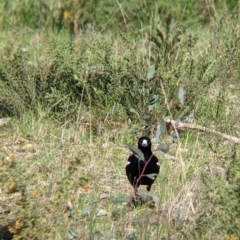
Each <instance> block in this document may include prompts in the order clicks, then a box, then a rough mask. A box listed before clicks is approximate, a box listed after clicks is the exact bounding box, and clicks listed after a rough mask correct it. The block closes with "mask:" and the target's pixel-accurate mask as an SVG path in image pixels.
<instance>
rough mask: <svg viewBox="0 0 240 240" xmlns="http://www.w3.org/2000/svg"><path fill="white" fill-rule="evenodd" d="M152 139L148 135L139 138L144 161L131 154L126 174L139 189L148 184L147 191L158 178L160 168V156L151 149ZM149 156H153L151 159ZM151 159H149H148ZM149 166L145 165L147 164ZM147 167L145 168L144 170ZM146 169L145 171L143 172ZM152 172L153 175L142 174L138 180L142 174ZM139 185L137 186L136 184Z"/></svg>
mask: <svg viewBox="0 0 240 240" xmlns="http://www.w3.org/2000/svg"><path fill="white" fill-rule="evenodd" d="M151 146H152V143H151V140H150V138H148V137H141V138H139V140H138V148H139V149H140V150H141V151H142V152H143V154H144V161H143V160H141V159H139V158H137V157H136V156H135V155H134V154H133V155H131V156H129V158H128V162H127V165H126V174H127V177H128V180H129V182H130V183H131V184H132V186H133V187H134V188H135V189H137V187H139V185H147V191H150V189H151V186H152V184H153V183H154V181H155V180H156V178H157V175H158V173H159V170H160V165H159V163H158V158H157V157H156V156H155V155H153V153H152V150H151ZM149 158H151V159H150V160H149ZM148 160H149V161H148ZM146 164H147V166H146V167H145V165H146ZM144 167H145V170H144ZM143 170H144V172H143ZM147 174H151V175H150V176H151V177H148V176H142V177H141V179H139V180H138V178H139V176H140V175H147ZM136 185H137V186H136Z"/></svg>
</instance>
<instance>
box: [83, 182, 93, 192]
mask: <svg viewBox="0 0 240 240" xmlns="http://www.w3.org/2000/svg"><path fill="white" fill-rule="evenodd" d="M91 186H92V182H89V183H86V184H84V185H83V187H82V188H83V189H84V190H86V191H87V190H88V189H89V188H90V187H91Z"/></svg>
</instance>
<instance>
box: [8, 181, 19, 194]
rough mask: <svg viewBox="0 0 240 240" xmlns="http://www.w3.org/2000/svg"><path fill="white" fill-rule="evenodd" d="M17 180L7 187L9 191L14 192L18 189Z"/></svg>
mask: <svg viewBox="0 0 240 240" xmlns="http://www.w3.org/2000/svg"><path fill="white" fill-rule="evenodd" d="M16 185H17V184H16V182H11V183H10V184H9V185H8V187H7V190H8V191H7V192H8V193H13V192H15V190H16Z"/></svg>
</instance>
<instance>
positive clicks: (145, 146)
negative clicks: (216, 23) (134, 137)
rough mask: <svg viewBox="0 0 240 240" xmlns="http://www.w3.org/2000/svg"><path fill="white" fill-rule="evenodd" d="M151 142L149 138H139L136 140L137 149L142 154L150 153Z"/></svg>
mask: <svg viewBox="0 0 240 240" xmlns="http://www.w3.org/2000/svg"><path fill="white" fill-rule="evenodd" d="M151 146H152V143H151V140H150V138H149V137H145V136H144V137H140V138H139V140H138V148H139V149H140V150H141V151H142V152H143V153H145V152H147V151H151Z"/></svg>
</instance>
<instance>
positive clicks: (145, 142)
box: [141, 139, 148, 147]
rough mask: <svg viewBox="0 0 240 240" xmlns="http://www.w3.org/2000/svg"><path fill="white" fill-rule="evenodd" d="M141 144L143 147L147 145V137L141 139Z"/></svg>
mask: <svg viewBox="0 0 240 240" xmlns="http://www.w3.org/2000/svg"><path fill="white" fill-rule="evenodd" d="M141 145H142V146H143V147H146V146H148V141H147V139H143V141H142V143H141Z"/></svg>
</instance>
